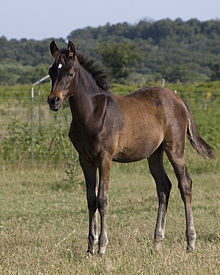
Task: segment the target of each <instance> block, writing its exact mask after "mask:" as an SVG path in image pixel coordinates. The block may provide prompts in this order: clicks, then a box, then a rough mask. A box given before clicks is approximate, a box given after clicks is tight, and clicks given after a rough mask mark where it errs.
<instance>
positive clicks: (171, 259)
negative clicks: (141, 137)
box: [0, 82, 220, 275]
mask: <svg viewBox="0 0 220 275" xmlns="http://www.w3.org/2000/svg"><path fill="white" fill-rule="evenodd" d="M150 85H151V84H150ZM153 85H155V84H153ZM157 85H158V84H157ZM159 85H160V84H159ZM219 87H220V83H219V82H213V83H211V82H208V83H199V84H193V85H192V84H186V85H182V84H175V85H174V84H172V85H170V88H172V89H173V90H177V92H178V94H180V95H181V96H182V97H183V98H184V99H185V100H187V101H188V103H189V105H190V106H191V108H192V111H193V114H194V117H195V121H196V124H197V127H198V129H199V132H200V133H201V135H202V136H203V137H204V138H205V139H206V140H207V141H208V143H210V144H211V145H212V146H213V147H214V148H215V153H216V156H217V158H216V160H214V161H210V160H204V159H202V158H201V157H200V156H198V155H197V153H196V152H194V151H193V150H192V147H191V146H190V145H189V144H188V143H187V146H186V158H187V164H188V168H189V171H190V174H191V177H192V179H193V213H194V222H195V228H196V231H197V242H196V250H195V252H194V253H191V254H187V253H186V240H185V213H184V206H183V202H182V201H181V198H180V193H179V190H178V188H177V180H176V178H175V176H174V174H173V170H172V167H171V166H170V165H169V164H168V162H167V160H166V159H165V163H166V169H167V171H168V175H169V176H170V179H171V181H172V183H173V188H172V191H171V197H170V203H169V209H168V216H167V226H166V234H165V240H164V244H163V248H162V250H161V251H160V252H156V251H155V250H154V246H153V233H154V227H155V223H156V215H157V195H156V188H155V184H154V182H153V179H152V177H151V176H150V172H149V169H148V165H147V161H143V162H138V163H132V164H121V165H120V164H116V163H115V164H114V165H113V169H112V177H111V184H110V194H109V203H110V207H109V215H108V237H109V245H108V247H107V252H106V255H105V256H104V258H102V259H100V258H99V257H98V256H97V255H94V256H93V257H91V258H86V249H87V234H88V211H87V203H86V197H85V186H84V182H83V176H82V172H81V170H80V168H79V164H78V161H77V154H76V152H75V151H74V150H73V148H72V145H71V144H70V141H69V139H68V137H67V136H68V129H69V124H70V112H69V109H68V108H67V106H64V108H63V109H62V110H61V111H60V112H58V113H56V114H54V113H51V112H49V110H48V106H47V104H46V96H47V95H48V93H49V89H50V86H49V84H46V85H44V86H43V87H42V91H41V92H42V97H41V98H38V97H37V91H35V92H36V97H35V106H34V166H33V167H31V154H30V153H31V149H30V148H31V110H32V109H31V100H30V89H31V87H28V86H18V87H0V91H1V93H0V124H1V130H0V173H1V177H0V187H1V188H0V201H1V204H0V217H1V219H0V234H1V238H0V247H1V249H0V274H22V275H23V274H25V275H26V274H43V275H45V274H51V275H52V274H53V275H54V274H59V275H60V274H83V275H84V274H220V252H219V251H220V230H219V229H220V184H219V182H220V127H219V121H220V88H219ZM136 88H137V86H122V85H115V86H114V88H113V91H114V92H116V93H119V94H122V95H124V94H126V93H127V92H130V91H133V90H135V89H136ZM39 110H40V114H41V120H42V121H41V122H42V124H41V127H39V125H40V124H39V117H38V115H39Z"/></svg>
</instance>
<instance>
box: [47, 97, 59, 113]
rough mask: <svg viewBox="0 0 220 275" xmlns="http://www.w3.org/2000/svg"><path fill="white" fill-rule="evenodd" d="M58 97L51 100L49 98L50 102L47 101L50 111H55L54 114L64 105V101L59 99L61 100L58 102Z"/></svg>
mask: <svg viewBox="0 0 220 275" xmlns="http://www.w3.org/2000/svg"><path fill="white" fill-rule="evenodd" d="M57 98H58V97H56V98H53V99H50V98H49V97H48V100H47V103H48V104H49V106H50V110H52V111H54V112H57V111H58V110H59V109H60V108H61V106H62V104H63V100H62V99H60V98H59V100H57Z"/></svg>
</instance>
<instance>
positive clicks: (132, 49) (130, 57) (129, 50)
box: [98, 41, 143, 82]
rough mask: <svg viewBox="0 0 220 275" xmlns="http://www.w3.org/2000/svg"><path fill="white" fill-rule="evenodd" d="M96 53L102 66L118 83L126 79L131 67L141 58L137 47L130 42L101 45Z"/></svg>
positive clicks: (131, 69)
mask: <svg viewBox="0 0 220 275" xmlns="http://www.w3.org/2000/svg"><path fill="white" fill-rule="evenodd" d="M98 53H99V55H100V56H101V59H102V62H103V64H104V65H105V66H106V67H107V69H110V73H111V76H112V78H113V79H114V80H116V81H119V82H120V81H122V79H126V78H127V77H128V76H129V74H130V73H131V72H132V71H133V66H134V65H135V64H137V63H138V61H141V60H142V58H143V56H142V53H141V52H140V50H139V49H138V47H137V45H136V44H135V43H133V42H130V41H124V42H122V43H103V44H101V45H100V46H99V47H98Z"/></svg>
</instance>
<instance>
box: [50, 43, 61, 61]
mask: <svg viewBox="0 0 220 275" xmlns="http://www.w3.org/2000/svg"><path fill="white" fill-rule="evenodd" d="M50 52H51V54H52V56H53V57H54V58H56V57H57V55H58V53H59V49H58V48H57V45H56V43H55V42H54V41H52V42H51V43H50Z"/></svg>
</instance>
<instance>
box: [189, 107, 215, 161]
mask: <svg viewBox="0 0 220 275" xmlns="http://www.w3.org/2000/svg"><path fill="white" fill-rule="evenodd" d="M184 103H185V105H186V108H187V114H188V128H187V138H188V139H189V141H190V143H191V145H192V147H193V148H194V149H196V151H197V152H198V153H199V154H200V155H201V156H203V157H204V158H209V159H215V154H214V152H213V148H212V147H211V146H210V145H209V144H208V143H206V142H205V140H204V139H203V138H202V137H201V136H200V135H199V133H198V130H197V129H196V125H195V121H194V118H193V115H192V112H191V110H190V108H189V106H188V105H187V104H186V102H184Z"/></svg>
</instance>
